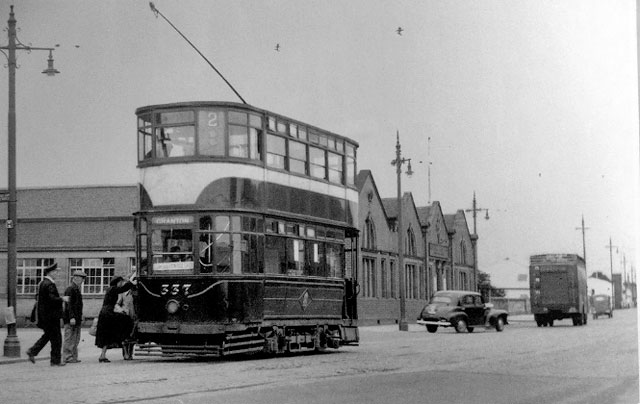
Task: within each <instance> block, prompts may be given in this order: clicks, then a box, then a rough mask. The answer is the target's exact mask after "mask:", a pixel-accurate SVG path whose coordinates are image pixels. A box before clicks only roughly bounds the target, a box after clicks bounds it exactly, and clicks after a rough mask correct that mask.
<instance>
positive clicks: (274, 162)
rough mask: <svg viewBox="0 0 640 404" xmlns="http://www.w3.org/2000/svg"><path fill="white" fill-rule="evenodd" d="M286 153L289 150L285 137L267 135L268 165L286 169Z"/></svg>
mask: <svg viewBox="0 0 640 404" xmlns="http://www.w3.org/2000/svg"><path fill="white" fill-rule="evenodd" d="M286 155H287V150H286V145H285V140H284V138H281V137H280V136H274V135H267V165H268V166H271V167H275V168H280V169H284V162H285V157H286Z"/></svg>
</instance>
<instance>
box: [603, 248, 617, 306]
mask: <svg viewBox="0 0 640 404" xmlns="http://www.w3.org/2000/svg"><path fill="white" fill-rule="evenodd" d="M605 247H607V248H608V249H609V270H610V271H611V272H610V275H611V307H612V308H613V307H615V300H616V295H615V293H614V291H613V248H614V247H615V248H616V251H617V248H618V247H616V246H615V245H613V243H612V242H611V236H609V245H607V246H605Z"/></svg>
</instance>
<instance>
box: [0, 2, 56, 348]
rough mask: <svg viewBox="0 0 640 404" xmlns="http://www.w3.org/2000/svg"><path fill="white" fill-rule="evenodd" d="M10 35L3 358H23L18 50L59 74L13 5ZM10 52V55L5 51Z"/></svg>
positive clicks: (49, 74)
mask: <svg viewBox="0 0 640 404" xmlns="http://www.w3.org/2000/svg"><path fill="white" fill-rule="evenodd" d="M7 22H8V29H7V32H8V36H9V44H8V45H7V46H0V51H1V52H2V53H3V54H4V55H5V56H6V57H7V60H8V64H7V66H8V68H9V116H8V139H7V151H8V153H9V156H8V163H9V170H8V176H9V178H8V186H9V193H8V200H7V222H6V226H7V311H6V312H5V313H4V314H5V320H6V323H7V338H6V339H5V341H4V356H6V357H11V358H17V357H20V340H19V339H18V335H17V332H16V279H17V261H18V260H17V245H16V238H17V234H16V227H17V221H18V220H17V214H16V211H17V196H16V195H17V190H16V51H17V50H23V51H28V52H31V51H33V50H45V51H49V60H48V67H47V69H45V70H44V71H43V72H42V73H44V74H46V75H48V76H53V75H55V74H56V73H60V72H59V71H57V70H56V69H54V67H53V48H34V47H32V46H25V45H23V44H22V43H20V41H18V39H17V36H16V22H17V21H16V19H15V15H14V13H13V6H11V12H10V13H9V20H8V21H7ZM4 50H7V51H8V54H7V53H5V52H4Z"/></svg>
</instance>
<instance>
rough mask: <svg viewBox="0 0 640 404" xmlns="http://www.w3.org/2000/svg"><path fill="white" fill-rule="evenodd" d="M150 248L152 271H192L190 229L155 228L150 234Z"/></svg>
mask: <svg viewBox="0 0 640 404" xmlns="http://www.w3.org/2000/svg"><path fill="white" fill-rule="evenodd" d="M151 249H152V254H153V272H154V273H156V274H159V273H176V272H178V273H184V272H187V273H192V272H193V242H192V231H191V229H184V228H169V229H155V230H154V231H153V233H152V236H151Z"/></svg>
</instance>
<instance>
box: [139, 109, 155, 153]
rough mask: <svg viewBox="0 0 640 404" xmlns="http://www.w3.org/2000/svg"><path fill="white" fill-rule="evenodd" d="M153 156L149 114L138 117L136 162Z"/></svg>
mask: <svg viewBox="0 0 640 404" xmlns="http://www.w3.org/2000/svg"><path fill="white" fill-rule="evenodd" d="M151 156H153V129H152V126H151V114H142V115H140V116H139V117H138V160H139V161H142V160H144V159H146V158H150V157H151Z"/></svg>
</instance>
